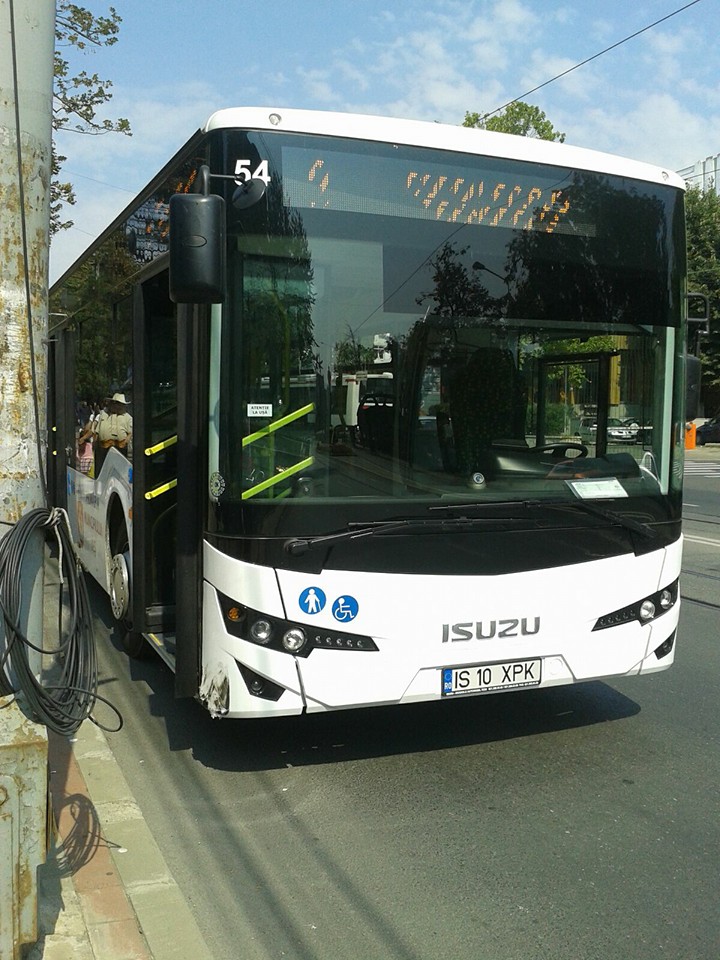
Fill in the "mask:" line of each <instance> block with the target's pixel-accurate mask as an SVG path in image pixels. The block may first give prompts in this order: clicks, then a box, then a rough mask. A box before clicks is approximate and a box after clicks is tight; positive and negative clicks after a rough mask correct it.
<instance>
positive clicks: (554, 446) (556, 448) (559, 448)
mask: <svg viewBox="0 0 720 960" xmlns="http://www.w3.org/2000/svg"><path fill="white" fill-rule="evenodd" d="M536 449H537V450H538V451H539V452H540V453H551V454H552V455H553V457H557V458H558V460H562V459H568V457H567V452H568V450H578V451H579V455H578V457H576V458H575V459H578V460H579V459H580V457H586V456H587V455H588V448H587V447H586V446H585V444H584V443H572V442H569V443H548V444H546V445H545V446H543V447H537V448H536Z"/></svg>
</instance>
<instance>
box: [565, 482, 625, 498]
mask: <svg viewBox="0 0 720 960" xmlns="http://www.w3.org/2000/svg"><path fill="white" fill-rule="evenodd" d="M567 484H568V486H569V487H570V488H571V490H572V492H573V493H574V494H575V496H576V497H580V499H581V500H594V499H607V500H611V499H613V498H614V497H626V496H627V495H628V494H627V491H626V490H625V487H623V485H622V484H621V483H620V481H619V480H618V479H617V477H601V478H599V479H598V480H568V481H567Z"/></svg>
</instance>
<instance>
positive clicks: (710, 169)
mask: <svg viewBox="0 0 720 960" xmlns="http://www.w3.org/2000/svg"><path fill="white" fill-rule="evenodd" d="M677 172H678V173H679V174H680V176H681V177H682V178H683V180H685V181H686V182H687V184H688V186H689V187H700V189H701V190H703V191H704V190H713V189H714V190H715V192H716V193H719V194H720V153H717V154H715V156H714V157H706V158H705V160H697V161H696V162H695V163H693V164H691V165H690V166H689V167H683V168H682V170H678V171H677Z"/></svg>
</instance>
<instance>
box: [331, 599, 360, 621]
mask: <svg viewBox="0 0 720 960" xmlns="http://www.w3.org/2000/svg"><path fill="white" fill-rule="evenodd" d="M358 609H359V606H358V602H357V600H356V599H355V597H350V596H348V595H347V594H345V595H344V596H342V597H338V598H337V600H336V601H335V603H333V606H332V615H333V616H334V617H335V619H336V620H337V621H338V623H349V622H350V620H354V619H355V617H356V616H357V615H358Z"/></svg>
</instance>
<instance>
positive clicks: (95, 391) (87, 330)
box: [50, 233, 137, 402]
mask: <svg viewBox="0 0 720 960" xmlns="http://www.w3.org/2000/svg"><path fill="white" fill-rule="evenodd" d="M136 272H137V263H136V262H135V261H134V260H133V258H132V257H131V256H130V254H129V253H128V252H127V249H126V247H125V244H124V237H123V236H122V235H121V234H120V233H118V234H116V235H115V236H114V238H113V239H112V240H111V241H109V242H108V243H106V244H104V245H103V246H102V247H101V248H100V249H99V250H98V251H97V252H96V253H95V254H94V255H93V256H92V257H90V258H88V259H87V260H86V261H85V262H84V263H83V264H82V265H81V266H80V267H79V268H78V270H77V272H76V273H75V274H74V275H73V277H72V278H71V279H69V280H68V282H67V284H66V285H65V287H64V288H63V291H62V294H61V297H60V298H59V299H58V300H57V301H56V302H52V303H51V305H50V309H51V311H56V312H58V313H65V312H72V314H73V322H74V323H75V325H76V329H77V355H76V359H75V362H76V385H77V393H78V398H79V399H85V400H89V401H90V402H93V401H101V400H102V399H103V398H104V397H107V396H109V394H110V393H111V392H113V390H121V389H125V387H124V382H125V380H126V379H127V377H128V369H127V362H128V357H129V356H130V355H131V351H130V342H131V340H130V337H131V332H130V324H129V323H123V322H119V321H120V317H119V313H118V311H119V310H122V306H121V304H122V301H123V299H124V298H129V297H130V294H131V291H132V283H131V278H132V277H133V275H134V274H135V273H136ZM127 305H128V307H129V300H127Z"/></svg>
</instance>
